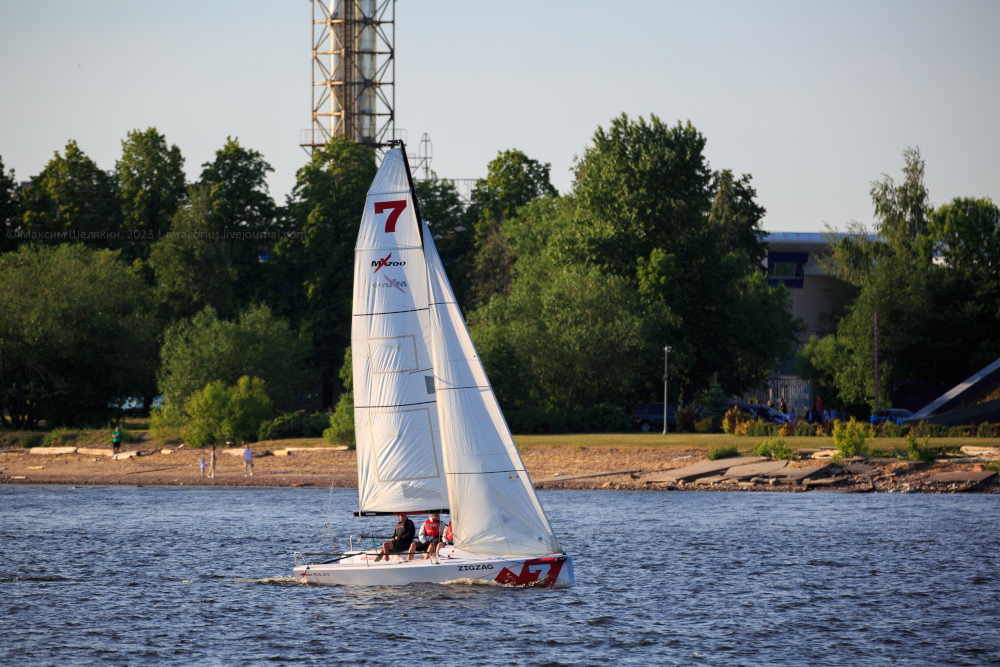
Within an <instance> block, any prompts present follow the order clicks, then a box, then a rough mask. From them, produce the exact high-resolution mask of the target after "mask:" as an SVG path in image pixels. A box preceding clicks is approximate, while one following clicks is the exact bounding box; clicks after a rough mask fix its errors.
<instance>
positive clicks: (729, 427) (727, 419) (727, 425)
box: [722, 405, 744, 433]
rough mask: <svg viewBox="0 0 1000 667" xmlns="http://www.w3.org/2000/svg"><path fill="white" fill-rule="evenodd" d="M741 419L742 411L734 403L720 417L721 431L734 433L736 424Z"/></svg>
mask: <svg viewBox="0 0 1000 667" xmlns="http://www.w3.org/2000/svg"><path fill="white" fill-rule="evenodd" d="M741 421H744V419H743V412H742V411H740V409H739V408H738V407H736V406H735V405H734V406H733V407H731V408H729V410H728V411H727V412H726V414H725V415H724V416H723V417H722V431H723V432H724V433H736V425H737V424H739V423H740V422H741Z"/></svg>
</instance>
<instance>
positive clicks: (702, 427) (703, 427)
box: [694, 417, 714, 433]
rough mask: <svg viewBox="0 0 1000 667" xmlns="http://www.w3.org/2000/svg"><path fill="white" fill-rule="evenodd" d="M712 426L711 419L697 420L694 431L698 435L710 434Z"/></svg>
mask: <svg viewBox="0 0 1000 667" xmlns="http://www.w3.org/2000/svg"><path fill="white" fill-rule="evenodd" d="M712 426H713V424H712V418H711V417H705V418H704V419H699V420H698V421H696V422H695V423H694V430H695V431H696V432H698V433H711V432H712V431H713V430H714V429H713V428H712Z"/></svg>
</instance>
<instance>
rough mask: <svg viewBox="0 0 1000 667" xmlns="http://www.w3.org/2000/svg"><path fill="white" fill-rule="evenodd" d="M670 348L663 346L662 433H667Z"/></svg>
mask: <svg viewBox="0 0 1000 667" xmlns="http://www.w3.org/2000/svg"><path fill="white" fill-rule="evenodd" d="M671 349H672V348H671V347H670V346H669V345H667V346H666V347H665V348H663V435H666V434H667V355H669V354H670V350H671Z"/></svg>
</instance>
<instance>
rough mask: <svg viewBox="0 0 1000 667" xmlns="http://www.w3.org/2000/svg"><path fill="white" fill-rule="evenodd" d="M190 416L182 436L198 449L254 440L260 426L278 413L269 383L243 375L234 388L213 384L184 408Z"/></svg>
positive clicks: (218, 383)
mask: <svg viewBox="0 0 1000 667" xmlns="http://www.w3.org/2000/svg"><path fill="white" fill-rule="evenodd" d="M184 411H185V412H186V413H187V415H188V421H187V424H186V425H185V426H184V427H183V429H182V431H181V433H182V436H183V437H184V439H185V441H186V442H187V443H188V444H190V445H192V446H194V447H204V446H205V445H213V444H220V443H223V442H227V441H233V442H238V443H243V442H248V441H253V440H254V439H255V438H256V435H257V430H258V429H259V428H260V425H261V424H262V423H264V421H265V420H267V419H268V418H269V417H270V416H271V415H272V413H273V412H274V406H273V404H272V403H271V399H270V398H268V396H267V390H266V387H265V382H264V381H263V380H261V379H260V378H253V379H252V380H251V379H250V378H249V377H247V376H245V375H244V376H243V377H241V378H240V379H239V380H237V382H236V384H235V385H234V386H232V387H226V385H225V384H224V383H222V382H211V383H209V384H208V385H206V386H205V388H204V389H202V390H201V391H198V392H195V393H194V394H193V395H192V396H191V398H190V399H188V401H187V402H186V403H185V405H184Z"/></svg>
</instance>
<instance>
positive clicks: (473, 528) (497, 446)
mask: <svg viewBox="0 0 1000 667" xmlns="http://www.w3.org/2000/svg"><path fill="white" fill-rule="evenodd" d="M424 258H425V261H426V262H427V274H428V282H429V284H430V314H431V326H432V331H433V343H432V345H431V349H432V354H433V357H434V376H435V381H436V382H435V384H436V386H437V401H438V414H439V416H440V423H441V442H442V450H443V454H444V470H445V474H446V476H447V478H448V496H449V498H450V500H451V521H452V529H453V530H454V533H455V545H456V546H457V547H458V548H460V549H465V550H467V551H471V552H473V553H481V554H496V555H518V556H533V555H541V554H552V553H559V552H561V551H562V549H561V547H560V546H559V540H557V539H556V536H555V534H554V533H553V532H552V528H551V526H549V521H548V519H547V518H546V516H545V511H544V510H542V506H541V505H540V504H539V502H538V497H537V496H536V495H535V488H534V486H533V485H532V483H531V479H530V478H529V477H528V472H527V471H526V470H525V469H524V462H523V461H522V460H521V455H520V454H519V453H518V451H517V447H516V446H515V445H514V439H513V438H512V437H511V434H510V430H509V429H508V428H507V422H506V421H505V420H504V418H503V413H502V412H501V411H500V405H499V404H498V403H497V399H496V397H495V396H494V395H493V388H492V387H491V386H490V383H489V380H488V379H487V378H486V372H485V371H484V370H483V365H482V362H480V360H479V355H478V354H477V353H476V347H475V345H474V344H473V343H472V337H471V336H470V335H469V330H468V328H467V327H466V326H465V320H464V319H463V318H462V311H461V310H459V308H458V303H457V302H456V301H455V295H454V293H453V292H452V289H451V284H450V283H449V282H448V277H447V276H446V275H445V272H444V267H443V266H442V264H441V258H440V257H439V256H438V253H437V248H436V247H435V246H434V241H433V239H432V238H431V233H430V230H429V229H428V228H427V227H426V226H424Z"/></svg>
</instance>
